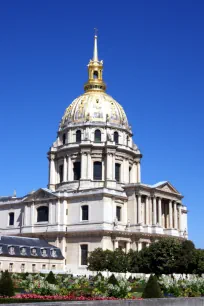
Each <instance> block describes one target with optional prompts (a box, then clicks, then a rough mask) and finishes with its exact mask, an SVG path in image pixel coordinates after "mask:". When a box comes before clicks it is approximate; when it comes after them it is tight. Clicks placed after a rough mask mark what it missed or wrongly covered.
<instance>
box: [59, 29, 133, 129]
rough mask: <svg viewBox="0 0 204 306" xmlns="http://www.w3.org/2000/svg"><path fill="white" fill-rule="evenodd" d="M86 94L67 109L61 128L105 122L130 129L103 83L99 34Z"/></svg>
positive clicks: (95, 42) (89, 70) (121, 110)
mask: <svg viewBox="0 0 204 306" xmlns="http://www.w3.org/2000/svg"><path fill="white" fill-rule="evenodd" d="M84 90H85V93H84V94H83V95H81V96H79V97H78V98H76V99H75V100H74V101H73V102H72V103H71V105H70V106H69V107H68V108H67V109H66V111H65V114H64V116H63V117H62V121H61V125H60V128H63V127H64V126H66V125H68V124H70V123H73V124H77V123H83V122H101V123H102V122H104V123H109V124H111V123H113V124H115V125H119V126H125V127H126V128H128V121H127V117H126V115H125V112H124V110H123V108H122V106H121V105H120V104H119V103H118V102H117V101H115V100H114V99H113V98H112V97H111V96H109V95H108V94H107V93H106V92H105V90H106V85H105V83H104V81H103V61H99V59H98V46H97V34H96V33H95V36H94V52H93V58H92V59H91V60H90V61H89V64H88V81H87V83H86V84H85V85H84Z"/></svg>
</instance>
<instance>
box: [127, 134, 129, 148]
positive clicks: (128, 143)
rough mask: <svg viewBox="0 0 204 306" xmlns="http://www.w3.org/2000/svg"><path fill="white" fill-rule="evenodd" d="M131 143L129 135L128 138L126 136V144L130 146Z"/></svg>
mask: <svg viewBox="0 0 204 306" xmlns="http://www.w3.org/2000/svg"><path fill="white" fill-rule="evenodd" d="M128 145H129V136H127V138H126V146H128Z"/></svg>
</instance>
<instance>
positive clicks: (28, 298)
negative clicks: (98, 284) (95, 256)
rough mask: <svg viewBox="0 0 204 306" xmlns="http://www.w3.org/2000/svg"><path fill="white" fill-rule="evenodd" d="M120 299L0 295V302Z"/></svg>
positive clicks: (107, 298)
mask: <svg viewBox="0 0 204 306" xmlns="http://www.w3.org/2000/svg"><path fill="white" fill-rule="evenodd" d="M131 299H132V300H141V298H135V297H132V298H131ZM105 300H110V301H113V300H121V299H119V298H115V297H99V296H98V297H86V296H74V295H39V294H17V295H15V296H13V297H10V298H8V297H0V304H6V303H31V302H46V301H105Z"/></svg>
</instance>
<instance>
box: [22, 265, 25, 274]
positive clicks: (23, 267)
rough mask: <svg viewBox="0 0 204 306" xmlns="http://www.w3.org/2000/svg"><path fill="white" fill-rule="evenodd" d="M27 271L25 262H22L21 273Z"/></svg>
mask: <svg viewBox="0 0 204 306" xmlns="http://www.w3.org/2000/svg"><path fill="white" fill-rule="evenodd" d="M24 272H25V264H21V273H24Z"/></svg>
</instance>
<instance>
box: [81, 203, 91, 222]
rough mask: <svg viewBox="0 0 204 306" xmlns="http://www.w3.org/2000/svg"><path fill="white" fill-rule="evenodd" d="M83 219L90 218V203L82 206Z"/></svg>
mask: <svg viewBox="0 0 204 306" xmlns="http://www.w3.org/2000/svg"><path fill="white" fill-rule="evenodd" d="M81 219H82V221H88V220H89V207H88V205H83V206H82V207H81Z"/></svg>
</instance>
